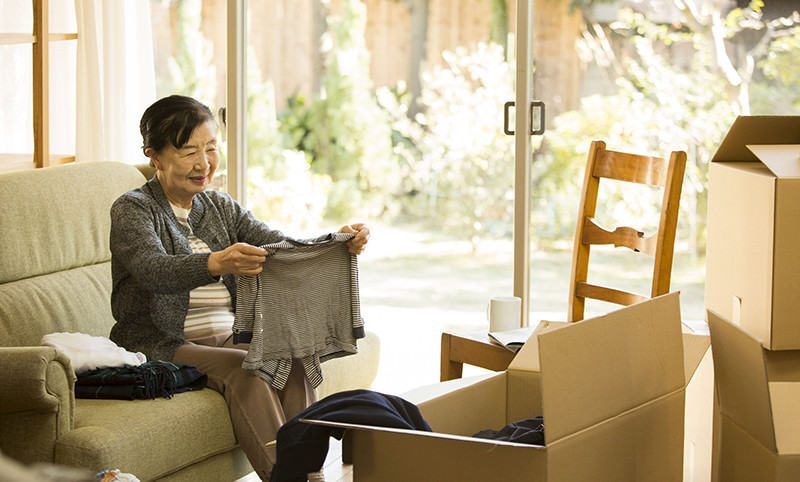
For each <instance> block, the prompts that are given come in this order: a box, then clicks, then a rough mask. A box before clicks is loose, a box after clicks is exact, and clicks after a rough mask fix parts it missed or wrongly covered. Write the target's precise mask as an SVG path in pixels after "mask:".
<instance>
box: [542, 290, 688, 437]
mask: <svg viewBox="0 0 800 482" xmlns="http://www.w3.org/2000/svg"><path fill="white" fill-rule="evenodd" d="M681 331H682V330H681V315H680V302H679V293H677V292H675V293H670V294H667V295H664V296H660V297H657V298H652V299H650V300H647V301H643V302H641V303H637V304H635V305H631V306H627V307H624V308H622V309H619V310H616V311H613V312H611V313H608V314H606V315H604V316H601V317H598V318H593V319H588V320H584V321H579V322H576V323H571V324H569V326H566V327H564V328H561V329H558V330H554V331H551V332H548V333H542V334H541V335H539V340H538V342H539V353H540V358H541V367H542V405H543V412H544V419H545V425H546V427H547V431H546V439H547V443H548V444H549V443H551V442H554V441H556V440H559V439H560V438H562V437H564V436H567V435H569V434H572V433H575V432H578V431H580V430H583V429H585V428H587V427H590V426H592V425H594V424H597V423H600V422H602V421H603V420H606V419H610V418H612V417H615V416H617V415H619V414H622V413H624V412H626V411H628V410H630V409H632V408H635V407H637V406H639V405H642V404H644V403H646V402H649V401H652V400H655V399H657V398H659V397H662V396H664V395H666V394H669V393H672V392H674V391H676V390H682V389H683V387H684V383H685V374H684V369H683V340H682V336H681Z"/></svg>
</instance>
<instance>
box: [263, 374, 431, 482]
mask: <svg viewBox="0 0 800 482" xmlns="http://www.w3.org/2000/svg"><path fill="white" fill-rule="evenodd" d="M300 419H309V420H322V421H329V422H345V423H354V424H361V425H373V426H378V427H389V428H402V429H409V430H424V431H426V432H430V431H431V428H430V426H429V425H428V423H427V422H426V421H425V419H423V418H422V415H421V414H420V413H419V409H418V408H417V406H416V405H414V404H413V403H411V402H409V401H407V400H405V399H403V398H400V397H398V396H395V395H385V394H383V393H378V392H374V391H371V390H350V391H345V392H339V393H334V394H333V395H330V396H328V397H325V398H323V399H322V400H320V401H318V402H315V403H313V404H312V405H311V406H309V407H308V408H307V409H305V410H303V411H302V412H301V413H300V414H299V415H297V416H296V417H294V418H293V419H291V420H289V421H288V422H286V423H285V424H284V425H283V426H282V427H281V428H280V430H278V437H277V442H278V444H277V457H278V460H277V463H276V464H275V467H274V468H273V469H272V476H271V477H270V480H271V481H272V482H281V481H291V480H294V479H296V478H299V477H305V476H306V474H309V473H311V472H316V471H318V470H320V469H321V468H322V464H323V463H324V462H325V456H326V455H327V454H328V441H329V440H328V439H329V438H330V437H335V438H336V439H337V440H341V439H342V435H343V434H344V429H343V428H340V427H329V426H325V425H312V424H307V423H303V422H300Z"/></svg>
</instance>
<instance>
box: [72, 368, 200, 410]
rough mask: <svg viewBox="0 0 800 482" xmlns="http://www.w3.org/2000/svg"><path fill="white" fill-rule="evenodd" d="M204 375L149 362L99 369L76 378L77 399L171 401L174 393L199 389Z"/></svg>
mask: <svg viewBox="0 0 800 482" xmlns="http://www.w3.org/2000/svg"><path fill="white" fill-rule="evenodd" d="M207 382H208V375H206V374H205V373H203V372H201V371H200V370H198V369H197V368H196V367H194V366H192V365H187V364H185V363H179V362H165V361H157V360H151V361H148V362H145V363H142V364H141V365H139V366H131V365H124V366H121V367H112V368H99V369H97V370H92V371H90V372H87V373H84V374H82V375H79V376H78V379H77V380H76V381H75V396H76V397H77V398H111V399H117V400H134V399H154V398H156V397H164V398H172V396H173V395H174V394H176V393H181V392H186V391H190V390H200V389H202V388H203V387H205V386H206V383H207Z"/></svg>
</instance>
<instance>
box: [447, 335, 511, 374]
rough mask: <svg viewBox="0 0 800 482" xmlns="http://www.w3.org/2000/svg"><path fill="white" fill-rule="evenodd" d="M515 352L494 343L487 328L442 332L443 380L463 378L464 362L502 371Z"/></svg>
mask: <svg viewBox="0 0 800 482" xmlns="http://www.w3.org/2000/svg"><path fill="white" fill-rule="evenodd" d="M514 355H515V353H514V352H512V351H511V350H509V349H507V348H503V347H502V346H500V345H497V344H495V343H492V341H491V340H490V339H489V333H488V332H487V331H486V330H479V331H471V332H467V333H447V332H445V333H442V352H441V367H440V379H441V381H443V382H444V381H447V380H453V379H455V378H461V376H462V374H463V369H464V363H467V364H469V365H474V366H478V367H481V368H486V369H487V370H494V371H502V370H505V369H506V368H508V365H509V364H510V363H511V360H513V359H514Z"/></svg>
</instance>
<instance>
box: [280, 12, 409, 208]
mask: <svg viewBox="0 0 800 482" xmlns="http://www.w3.org/2000/svg"><path fill="white" fill-rule="evenodd" d="M327 20H328V32H327V33H326V34H325V37H326V38H325V39H324V41H323V46H324V47H323V54H324V58H325V62H324V63H325V72H324V77H323V80H322V88H323V91H322V93H321V94H320V96H319V97H317V98H315V99H313V102H311V103H309V104H307V103H306V101H305V99H303V98H301V97H298V96H295V97H293V98H292V99H290V104H289V105H290V109H289V111H287V112H286V113H284V114H283V115H282V116H281V122H282V127H281V128H282V130H283V131H284V132H286V133H287V134H288V135H289V138H290V142H291V143H292V144H291V145H292V146H293V147H294V148H297V149H300V150H302V151H304V152H306V153H307V154H308V155H309V157H310V159H311V170H312V172H314V173H316V174H320V175H325V176H328V177H329V178H330V179H331V187H330V192H329V193H328V203H327V207H326V211H325V216H326V218H328V219H331V220H336V221H342V220H348V219H352V218H353V217H362V218H363V217H366V218H374V217H375V216H377V215H379V214H381V213H382V212H383V211H384V205H385V203H384V197H386V196H387V195H388V194H387V193H391V192H392V185H393V183H394V179H396V163H395V162H394V158H393V156H392V150H391V149H392V148H391V129H390V127H389V123H388V119H387V118H386V115H385V113H384V111H383V110H382V109H380V108H379V106H378V105H377V101H376V99H375V95H374V93H373V92H372V90H373V89H372V81H371V79H370V77H369V52H368V50H367V48H366V45H365V43H364V42H365V40H364V30H365V28H366V7H365V6H364V4H363V3H361V2H360V1H358V0H347V1H346V2H345V12H344V14H343V15H342V16H341V17H337V16H329V17H328V19H327Z"/></svg>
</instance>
